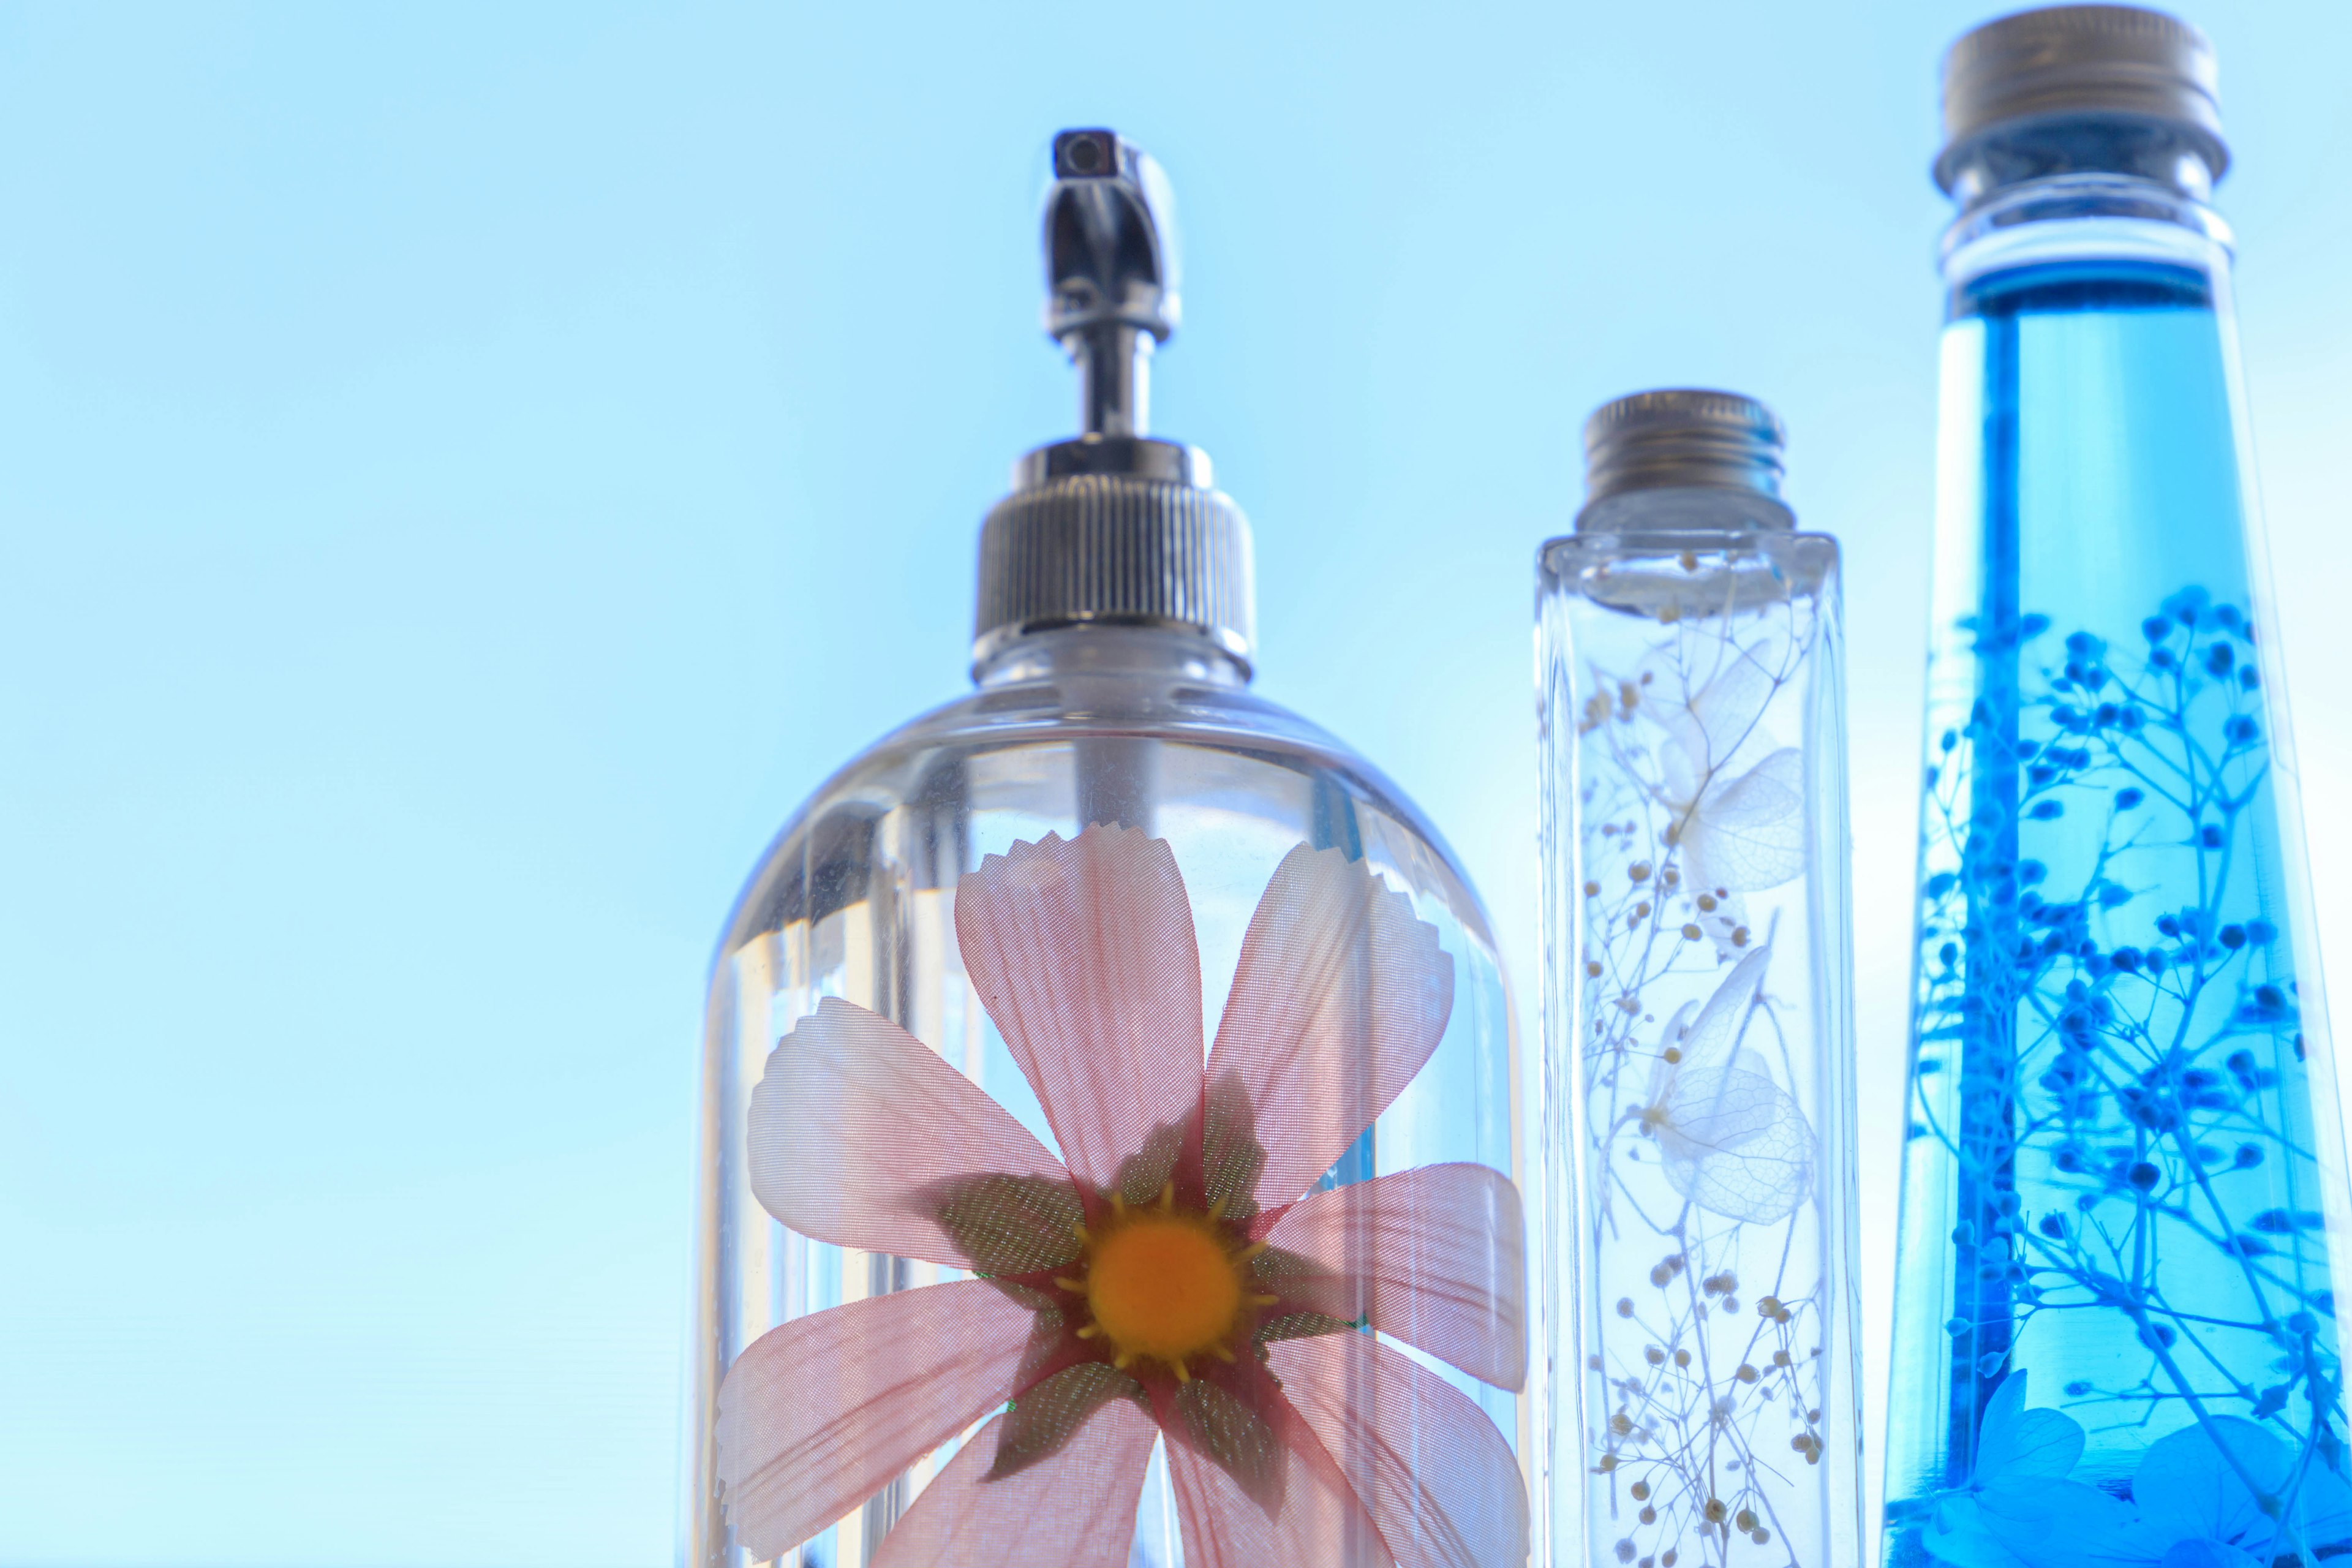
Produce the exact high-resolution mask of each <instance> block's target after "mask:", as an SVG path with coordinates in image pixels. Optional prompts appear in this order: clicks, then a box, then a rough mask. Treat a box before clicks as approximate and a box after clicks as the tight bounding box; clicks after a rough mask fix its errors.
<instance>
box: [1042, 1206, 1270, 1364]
mask: <svg viewBox="0 0 2352 1568" xmlns="http://www.w3.org/2000/svg"><path fill="white" fill-rule="evenodd" d="M1222 1207H1223V1205H1213V1206H1212V1207H1211V1208H1210V1210H1209V1212H1208V1213H1206V1214H1200V1213H1195V1212H1193V1211H1191V1210H1188V1209H1180V1208H1178V1207H1177V1206H1176V1205H1175V1194H1174V1191H1173V1189H1172V1185H1171V1187H1168V1188H1162V1189H1161V1191H1160V1201H1159V1203H1158V1204H1156V1205H1152V1206H1151V1207H1149V1208H1129V1207H1128V1206H1127V1205H1126V1204H1124V1203H1122V1202H1121V1201H1120V1200H1119V1199H1118V1196H1117V1195H1116V1194H1114V1195H1113V1196H1112V1198H1111V1217H1110V1220H1109V1223H1108V1224H1107V1225H1105V1226H1102V1227H1100V1228H1099V1229H1098V1230H1097V1231H1095V1232H1094V1233H1091V1234H1090V1233H1089V1232H1088V1231H1087V1228H1086V1227H1084V1226H1080V1227H1079V1230H1078V1236H1079V1238H1080V1239H1081V1240H1082V1241H1083V1242H1084V1243H1085V1244H1086V1261H1085V1264H1084V1269H1085V1274H1084V1277H1083V1278H1081V1279H1055V1281H1054V1282H1055V1284H1056V1285H1058V1286H1060V1287H1061V1288H1062V1289H1065V1290H1068V1291H1070V1292H1072V1293H1073V1294H1076V1295H1081V1296H1084V1297H1085V1298H1086V1300H1087V1311H1088V1314H1089V1317H1090V1321H1088V1322H1087V1323H1086V1324H1085V1325H1083V1326H1082V1327H1081V1328H1080V1329H1079V1330H1078V1338H1080V1339H1082V1340H1091V1339H1097V1338H1098V1339H1101V1340H1104V1341H1107V1342H1108V1349H1109V1350H1110V1351H1111V1352H1112V1364H1113V1365H1115V1366H1118V1367H1121V1368H1124V1367H1126V1366H1128V1365H1129V1364H1130V1363H1133V1362H1134V1361H1135V1359H1136V1358H1137V1357H1139V1356H1147V1357H1150V1359H1151V1360H1153V1361H1157V1362H1161V1363H1166V1365H1167V1367H1168V1370H1169V1371H1171V1372H1172V1373H1175V1374H1176V1380H1177V1381H1178V1382H1179V1383H1184V1382H1189V1381H1190V1380H1191V1376H1192V1373H1191V1371H1190V1369H1189V1368H1188V1367H1187V1366H1186V1365H1185V1363H1186V1362H1187V1361H1189V1360H1191V1359H1192V1358H1194V1357H1197V1356H1203V1355H1209V1356H1214V1357H1216V1358H1217V1359H1218V1360H1219V1361H1232V1360H1233V1359H1234V1349H1235V1342H1236V1341H1237V1340H1238V1339H1239V1338H1240V1331H1241V1327H1242V1321H1243V1318H1244V1315H1245V1314H1246V1313H1248V1312H1250V1311H1252V1310H1255V1309H1259V1308H1265V1307H1271V1306H1274V1305H1276V1302H1277V1301H1278V1300H1279V1298H1278V1297H1275V1296H1271V1295H1266V1294H1264V1293H1263V1292H1259V1291H1255V1290H1253V1289H1251V1288H1250V1286H1251V1280H1250V1277H1249V1268H1250V1259H1252V1258H1255V1257H1256V1256H1257V1255H1258V1254H1259V1253H1261V1252H1264V1251H1265V1246H1266V1244H1265V1242H1262V1241H1258V1242H1251V1243H1248V1244H1246V1245H1244V1246H1239V1247H1236V1246H1235V1245H1234V1238H1232V1237H1229V1236H1228V1234H1227V1232H1226V1230H1225V1228H1224V1227H1223V1226H1220V1225H1219V1224H1218V1223H1217V1215H1218V1210H1219V1209H1220V1208H1222Z"/></svg>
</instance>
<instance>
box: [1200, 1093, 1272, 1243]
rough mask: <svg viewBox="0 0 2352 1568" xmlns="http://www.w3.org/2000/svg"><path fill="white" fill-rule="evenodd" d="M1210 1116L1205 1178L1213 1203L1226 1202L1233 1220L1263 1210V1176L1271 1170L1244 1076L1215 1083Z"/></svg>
mask: <svg viewBox="0 0 2352 1568" xmlns="http://www.w3.org/2000/svg"><path fill="white" fill-rule="evenodd" d="M1207 1110H1208V1114H1207V1116H1206V1118H1205V1119H1204V1120H1203V1121H1202V1124H1201V1178H1202V1185H1203V1186H1204V1187H1205V1188H1206V1189H1207V1191H1208V1194H1209V1201H1210V1202H1211V1203H1213V1204H1214V1203H1219V1202H1222V1203H1223V1205H1225V1206H1224V1210H1223V1213H1224V1216H1225V1217H1226V1218H1227V1219H1229V1220H1235V1221H1240V1220H1246V1219H1248V1218H1249V1217H1250V1216H1251V1215H1254V1214H1255V1213H1257V1207H1258V1205H1257V1195H1256V1194H1257V1179H1258V1178H1259V1177H1260V1176H1262V1175H1264V1174H1265V1144H1263V1143H1260V1142H1258V1141H1257V1109H1256V1107H1255V1106H1253V1105H1252V1104H1250V1098H1249V1091H1248V1089H1245V1088H1244V1087H1243V1085H1242V1078H1241V1074H1239V1073H1238V1072H1228V1073H1226V1074H1225V1075H1224V1076H1223V1078H1221V1079H1217V1081H1216V1082H1214V1083H1213V1084H1211V1085H1210V1086H1209V1095H1208V1107H1207Z"/></svg>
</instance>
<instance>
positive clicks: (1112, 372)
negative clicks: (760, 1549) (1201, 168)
mask: <svg viewBox="0 0 2352 1568" xmlns="http://www.w3.org/2000/svg"><path fill="white" fill-rule="evenodd" d="M1178 273H1179V267H1178V263H1177V252H1176V207H1175V198H1174V195H1172V194H1171V192H1170V190H1169V188H1168V181H1167V178H1166V177H1165V176H1164V175H1162V174H1160V165H1159V164H1157V163H1153V162H1152V161H1151V159H1150V155H1149V154H1147V153H1145V152H1144V151H1143V150H1142V149H1141V148H1139V147H1137V146H1135V145H1134V144H1132V143H1131V142H1126V141H1123V140H1121V139H1120V137H1119V135H1118V132H1114V131H1065V132H1062V133H1061V134H1060V135H1058V136H1056V137H1055V138H1054V184H1053V188H1052V190H1050V191H1049V192H1048V193H1047V194H1046V196H1045V331H1047V333H1049V334H1050V335H1051V336H1053V337H1054V338H1055V340H1057V341H1058V342H1060V343H1061V345H1062V347H1063V348H1064V349H1065V350H1066V351H1067V352H1068V353H1069V356H1070V363H1073V364H1075V365H1076V367H1077V370H1078V427H1079V429H1080V430H1081V431H1082V432H1084V433H1085V434H1087V435H1089V436H1141V435H1144V434H1146V433H1148V432H1149V430H1150V423H1151V415H1150V410H1151V353H1152V350H1153V349H1154V348H1155V347H1156V346H1158V345H1159V344H1160V343H1163V342H1167V341H1168V338H1169V336H1170V335H1171V333H1173V332H1174V331H1176V323H1177V321H1178V319H1179V317H1180V315H1181V310H1182V306H1181V300H1180V299H1179V297H1178V293H1177V284H1178Z"/></svg>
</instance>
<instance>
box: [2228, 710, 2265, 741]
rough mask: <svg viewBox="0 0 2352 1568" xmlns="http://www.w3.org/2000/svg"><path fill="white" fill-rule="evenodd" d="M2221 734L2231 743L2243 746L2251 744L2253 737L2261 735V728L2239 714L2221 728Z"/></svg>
mask: <svg viewBox="0 0 2352 1568" xmlns="http://www.w3.org/2000/svg"><path fill="white" fill-rule="evenodd" d="M2221 733H2222V734H2223V735H2225V736H2227V737H2228V738H2229V739H2230V740H2231V742H2233V743H2235V744H2237V745H2241V746H2243V745H2248V744H2251V743H2252V741H2253V739H2254V737H2255V736H2257V735H2259V734H2261V733H2262V727H2261V726H2260V725H2258V724H2256V723H2255V722H2254V721H2253V720H2252V719H2251V718H2249V717H2247V716H2246V715H2245V714H2243V713H2241V714H2239V715H2238V716H2237V717H2236V718H2234V719H2232V720H2231V721H2229V722H2228V723H2226V724H2224V725H2222V726H2221Z"/></svg>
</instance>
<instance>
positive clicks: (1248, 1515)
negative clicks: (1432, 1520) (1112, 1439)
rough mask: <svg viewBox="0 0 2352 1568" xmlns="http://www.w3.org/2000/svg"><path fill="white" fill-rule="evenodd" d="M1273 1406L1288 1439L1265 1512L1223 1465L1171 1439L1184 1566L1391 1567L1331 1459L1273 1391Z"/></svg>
mask: <svg viewBox="0 0 2352 1568" xmlns="http://www.w3.org/2000/svg"><path fill="white" fill-rule="evenodd" d="M1275 1405H1276V1408H1275V1409H1272V1410H1269V1411H1267V1412H1265V1414H1266V1415H1270V1416H1272V1417H1273V1419H1274V1423H1275V1425H1276V1426H1277V1427H1278V1428H1279V1429H1280V1430H1281V1431H1282V1432H1283V1434H1284V1435H1285V1436H1286V1441H1285V1442H1284V1444H1283V1450H1282V1452H1283V1463H1284V1469H1283V1474H1282V1489H1281V1494H1280V1496H1281V1500H1280V1503H1279V1505H1278V1506H1277V1507H1276V1509H1275V1510H1274V1512H1273V1513H1272V1514H1271V1515H1269V1514H1268V1513H1267V1512H1266V1510H1265V1508H1264V1507H1262V1506H1261V1505H1260V1504H1259V1503H1258V1501H1257V1500H1256V1499H1255V1498H1253V1497H1251V1496H1250V1495H1249V1494H1248V1493H1247V1492H1245V1491H1244V1490H1243V1489H1241V1485H1240V1483H1239V1482H1237V1481H1235V1480H1234V1478H1233V1477H1232V1476H1231V1475H1230V1474H1228V1473H1227V1472H1226V1470H1225V1469H1224V1468H1223V1466H1221V1465H1219V1464H1218V1463H1217V1462H1216V1461H1215V1460H1213V1459H1212V1458H1208V1457H1207V1456H1206V1455H1204V1454H1202V1452H1201V1451H1200V1450H1199V1449H1197V1448H1195V1447H1192V1445H1191V1444H1190V1443H1187V1442H1184V1441H1182V1440H1181V1438H1180V1437H1179V1436H1177V1435H1176V1434H1174V1433H1172V1432H1171V1434H1170V1435H1169V1438H1168V1479H1169V1481H1170V1483H1171V1488H1172V1489H1173V1490H1174V1491H1175V1494H1176V1517H1177V1519H1178V1521H1180V1522H1181V1524H1182V1525H1183V1529H1184V1568H1271V1565H1273V1564H1277V1563H1278V1564H1291V1563H1297V1564H1300V1565H1301V1568H1305V1565H1307V1564H1310V1563H1311V1564H1313V1568H1389V1564H1390V1562H1391V1556H1390V1553H1389V1549H1388V1547H1387V1546H1386V1545H1385V1544H1383V1543H1382V1542H1381V1536H1380V1531H1377V1530H1375V1529H1374V1528H1373V1527H1372V1521H1371V1517H1370V1515H1369V1514H1367V1513H1366V1512H1365V1511H1364V1505H1363V1504H1362V1503H1361V1502H1360V1501H1358V1500H1357V1498H1356V1494H1355V1492H1354V1491H1353V1490H1351V1489H1349V1486H1348V1483H1347V1481H1346V1480H1345V1479H1343V1478H1342V1477H1341V1476H1340V1474H1339V1468H1338V1467H1337V1466H1336V1465H1334V1464H1333V1463H1332V1462H1331V1458H1330V1456H1329V1455H1328V1453H1326V1452H1325V1451H1324V1450H1323V1447H1322V1445H1321V1444H1320V1443H1318V1442H1317V1441H1316V1440H1315V1439H1314V1437H1313V1435H1312V1434H1311V1432H1309V1430H1308V1429H1307V1427H1306V1426H1305V1425H1304V1424H1303V1423H1302V1422H1301V1421H1300V1420H1299V1417H1298V1415H1297V1413H1295V1412H1293V1411H1292V1410H1290V1409H1289V1407H1288V1406H1286V1405H1282V1403H1281V1396H1280V1395H1278V1394H1277V1395H1276V1398H1275Z"/></svg>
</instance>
